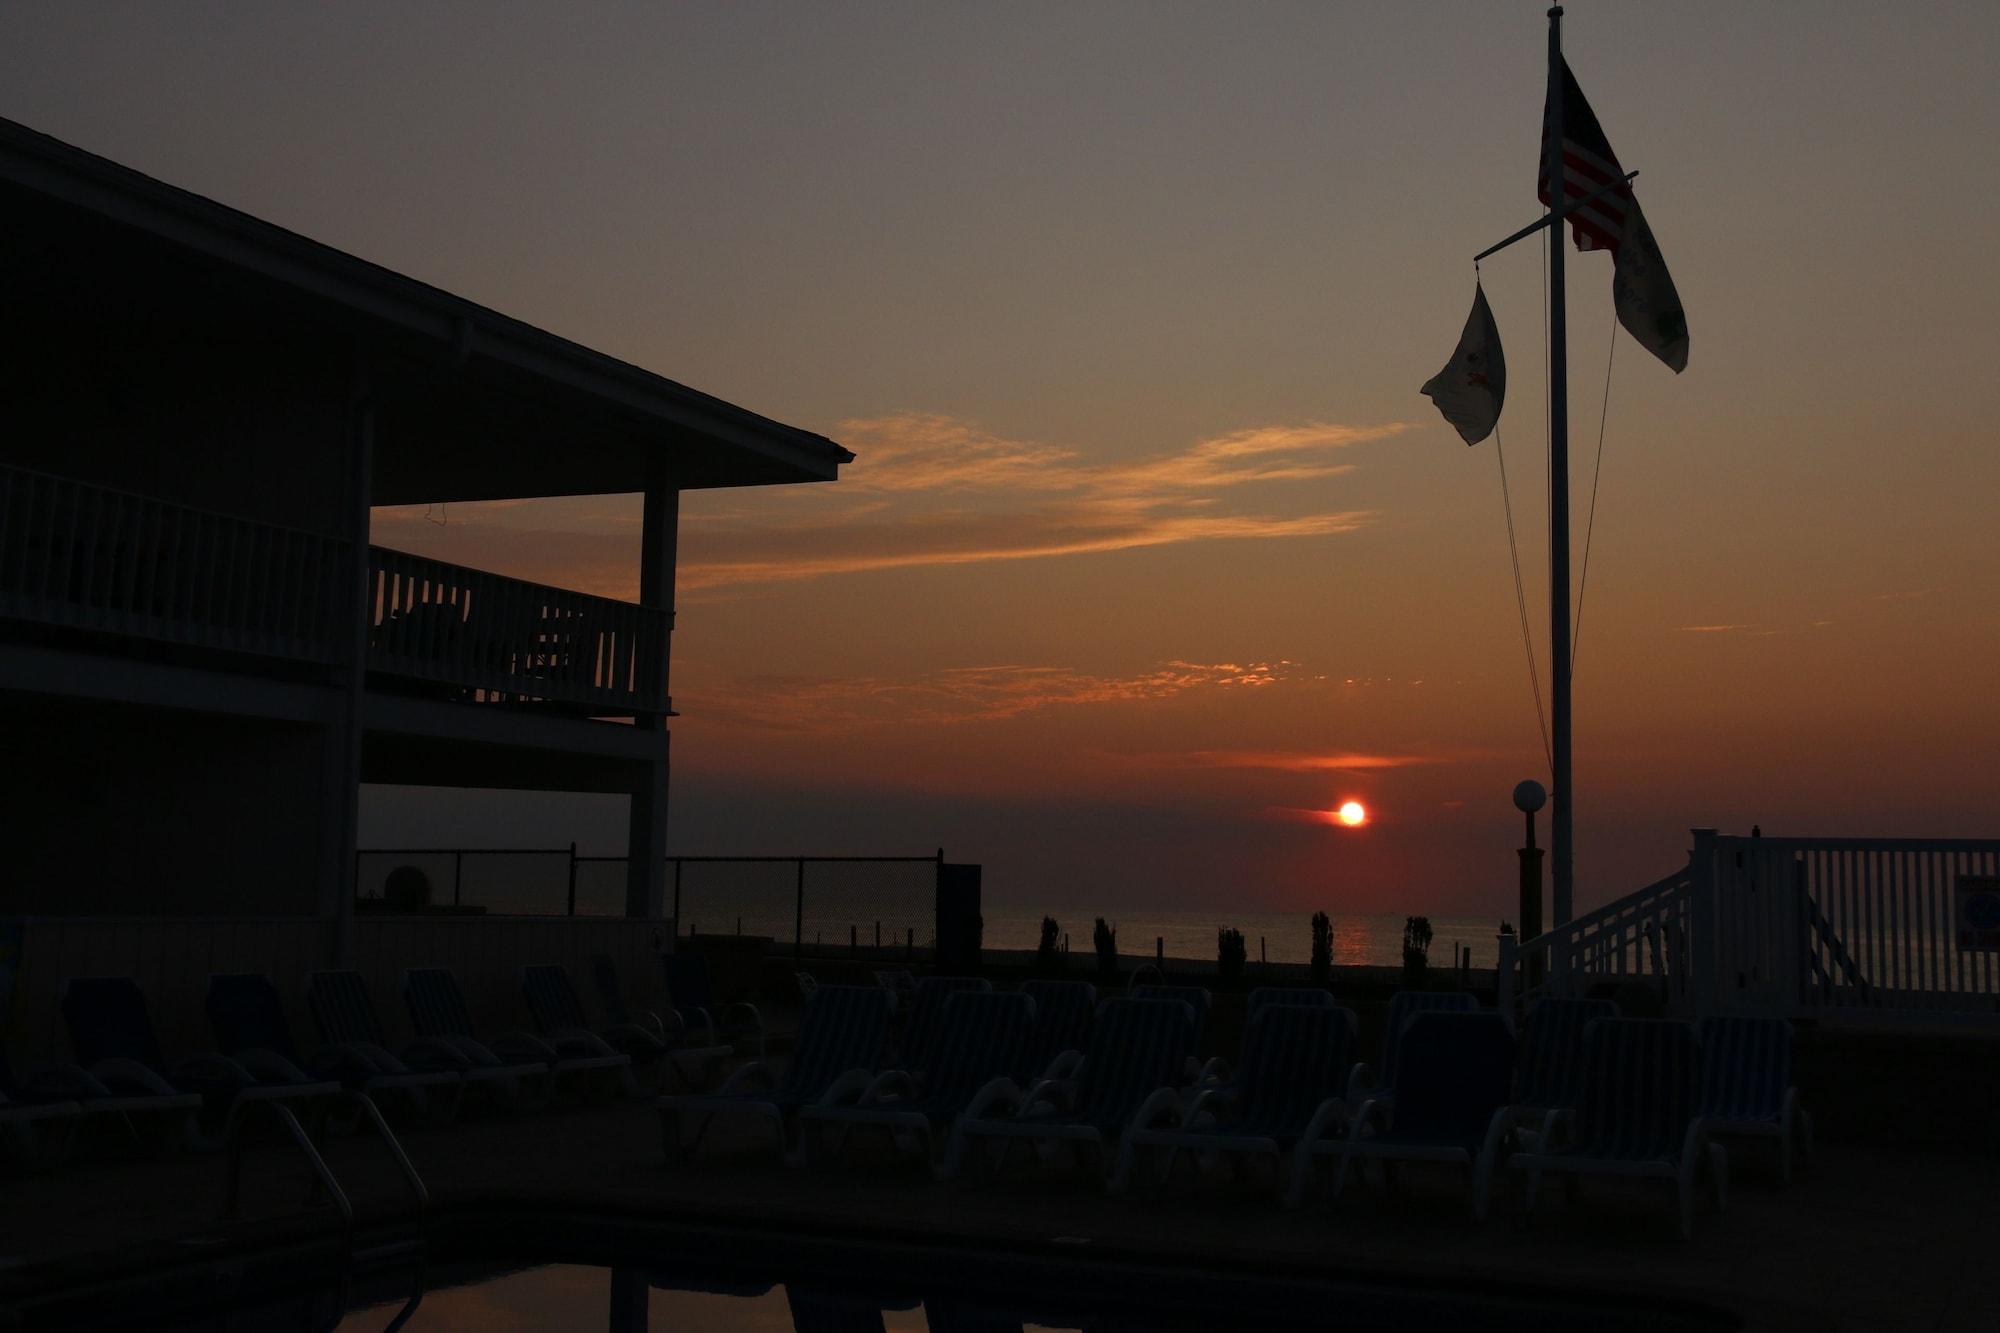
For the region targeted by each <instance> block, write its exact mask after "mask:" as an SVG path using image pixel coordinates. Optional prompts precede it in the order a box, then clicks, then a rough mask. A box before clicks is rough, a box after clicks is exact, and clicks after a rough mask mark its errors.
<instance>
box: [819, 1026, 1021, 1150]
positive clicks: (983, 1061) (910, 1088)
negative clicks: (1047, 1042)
mask: <svg viewBox="0 0 2000 1333" xmlns="http://www.w3.org/2000/svg"><path fill="white" fill-rule="evenodd" d="M1034 1025H1035V1002H1034V1001H1033V1000H1031V999H1029V998H1028V997H1027V996H1026V995H1023V994H1020V993H1018V992H1016V993H1014V994H1009V995H995V994H993V993H991V992H989V991H982V990H961V991H956V992H953V993H951V994H949V995H948V996H946V998H945V1002H944V1006H943V1012H942V1013H941V1014H940V1015H939V1017H938V1020H937V1024H936V1030H935V1035H934V1039H933V1042H932V1048H931V1058H930V1064H929V1067H928V1069H927V1070H926V1071H925V1074H924V1076H923V1078H922V1079H921V1080H919V1079H918V1077H917V1076H916V1075H915V1074H914V1073H912V1072H910V1071H908V1070H902V1069H892V1070H886V1071H884V1072H883V1073H881V1074H879V1075H877V1076H876V1078H875V1079H874V1080H873V1081H871V1082H870V1083H869V1085H868V1087H867V1088H866V1089H865V1090H864V1091H863V1092H862V1094H861V1096H860V1098H859V1099H858V1100H856V1101H855V1102H854V1104H853V1105H851V1106H808V1107H806V1108H805V1109H804V1110H803V1111H801V1112H800V1113H799V1114H800V1121H799V1130H800V1156H801V1158H802V1159H805V1160H810V1159H811V1158H813V1157H814V1156H817V1155H818V1153H819V1151H820V1146H821V1142H822V1141H823V1140H824V1139H825V1138H826V1137H827V1136H828V1135H830V1134H834V1133H837V1134H839V1136H840V1140H839V1142H844V1141H845V1137H846V1133H847V1131H850V1130H852V1129H854V1128H857V1127H859V1126H870V1125H872V1126H875V1127H878V1128H881V1129H884V1130H886V1131H888V1133H889V1135H890V1138H891V1140H892V1141H893V1142H895V1143H897V1144H898V1145H899V1146H907V1147H908V1148H909V1149H910V1150H912V1151H916V1150H921V1151H922V1152H923V1155H924V1160H925V1161H926V1162H927V1163H928V1162H929V1161H930V1160H931V1157H932V1153H933V1150H934V1148H935V1147H936V1146H937V1145H938V1144H940V1143H949V1144H950V1148H951V1150H952V1151H962V1140H961V1139H960V1137H959V1136H958V1134H957V1133H956V1132H955V1129H956V1126H957V1124H958V1121H959V1118H960V1117H961V1116H963V1115H964V1114H965V1113H966V1112H967V1111H968V1110H970V1109H971V1108H972V1107H973V1106H974V1105H975V1104H977V1102H978V1101H979V1098H980V1095H981V1093H982V1092H984V1091H985V1090H986V1089H988V1088H989V1087H991V1086H993V1085H994V1084H995V1082H996V1080H997V1081H1001V1082H1004V1081H1006V1080H1010V1079H1013V1080H1025V1079H1028V1078H1030V1077H1031V1075H1030V1073H1029V1072H1028V1064H1027V1061H1028V1057H1029V1038H1030V1036H1032V1035H1033V1031H1034ZM839 1142H836V1143H834V1144H833V1145H832V1147H833V1150H834V1151H838V1148H839ZM956 1166H957V1162H956V1159H955V1158H954V1157H953V1156H951V1153H950V1152H948V1153H947V1156H946V1163H945V1166H944V1167H943V1168H940V1169H939V1171H938V1174H939V1175H940V1177H943V1176H946V1175H949V1174H950V1172H951V1171H952V1170H955V1169H956Z"/></svg>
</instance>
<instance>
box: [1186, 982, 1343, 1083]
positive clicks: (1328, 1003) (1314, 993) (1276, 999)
mask: <svg viewBox="0 0 2000 1333" xmlns="http://www.w3.org/2000/svg"><path fill="white" fill-rule="evenodd" d="M1272 1005H1304V1006H1307V1007H1309V1008H1316V1009H1333V1008H1336V1007H1337V1006H1336V1005H1335V1003H1334V999H1333V992H1332V991H1330V990H1328V989H1327V988H1326V987H1324V986H1259V987H1257V988H1256V989H1255V990H1253V991H1251V992H1250V998H1249V999H1248V1000H1246V1001H1245V1002H1244V1005H1243V1036H1244V1041H1245V1043H1247V1042H1248V1040H1249V1036H1250V1025H1251V1024H1252V1023H1254V1022H1256V1021H1257V1015H1258V1014H1260V1013H1262V1012H1263V1011H1264V1010H1265V1009H1267V1008H1269V1007H1270V1006H1272ZM1238 1049H1239V1050H1240V1049H1242V1048H1241V1047H1239V1048H1238ZM1233 1085H1234V1076H1233V1075H1231V1073H1230V1072H1229V1061H1227V1060H1225V1059H1223V1058H1222V1057H1221V1056H1219V1055H1214V1056H1210V1057H1209V1059H1208V1062H1207V1063H1206V1064H1204V1065H1202V1067H1201V1086H1202V1087H1203V1088H1211V1087H1220V1088H1228V1087H1232V1086H1233Z"/></svg>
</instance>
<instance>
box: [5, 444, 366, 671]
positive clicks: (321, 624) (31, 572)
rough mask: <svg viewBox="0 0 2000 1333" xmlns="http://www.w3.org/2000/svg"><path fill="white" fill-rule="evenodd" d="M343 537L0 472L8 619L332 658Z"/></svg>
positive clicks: (49, 478) (216, 646) (240, 649)
mask: <svg viewBox="0 0 2000 1333" xmlns="http://www.w3.org/2000/svg"><path fill="white" fill-rule="evenodd" d="M347 551H348V547H347V544H346V543H345V542H342V541H340V540H338V539H337V538H333V537H327V536H323V535H321V534H318V533H312V532H301V531H298V530H296V529H292V528H283V527H278V526H276V525H273V524H269V523H258V522H254V521H252V520H250V519H245V518H237V517H234V516H232V515H229V514H217V513H211V512H209V511H207V510H203V509H194V508H190V507H189V506H186V505H177V504H170V503H168V502H166V501H164V500H156V499H152V498H150V497H148V496H143V495H134V494H130V493H128V492H125V491H118V490H112V489H110V488H109V487H104V486H93V485H89V484H87V483H85V482H80V481H72V480H70V479H68V478H66V477H55V476H49V475H47V474H46V473H40V472H31V471H29V470H27V469H25V468H17V467H8V466H5V465H0V618H11V619H16V620H26V621H32V622H36V623H40V624H48V625H60V626H66V627H70V628H74V629H82V630H93V631H98V632H102V633H108V634H123V635H131V636H135V637H138V638H145V639H156V640H161V641H164V642H168V643H181V644H191V645H194V646H196V647H202V648H214V649H221V650H225V651H229V652H242V653H256V654H260V655H263V656H270V657H288V658H303V659H306V660H309V661H331V660H333V659H334V656H335V654H336V652H337V646H338V643H339V637H338V623H339V608H340V606H341V603H342V601H343V599H342V598H341V596H340V588H341V580H342V579H343V578H344V577H345V572H346V568H347Z"/></svg>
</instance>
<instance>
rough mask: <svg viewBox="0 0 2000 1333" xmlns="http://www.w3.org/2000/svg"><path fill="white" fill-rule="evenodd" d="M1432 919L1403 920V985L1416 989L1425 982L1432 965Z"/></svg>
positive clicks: (1415, 917) (1416, 917)
mask: <svg viewBox="0 0 2000 1333" xmlns="http://www.w3.org/2000/svg"><path fill="white" fill-rule="evenodd" d="M1430 955H1431V919H1430V918H1429V917H1427V916H1413V917H1406V918H1404V921H1403V985H1404V987H1405V988H1408V989H1415V988H1416V987H1419V986H1421V985H1423V984H1424V977H1425V975H1426V974H1427V973H1428V972H1429V971H1430V965H1431V957H1430Z"/></svg>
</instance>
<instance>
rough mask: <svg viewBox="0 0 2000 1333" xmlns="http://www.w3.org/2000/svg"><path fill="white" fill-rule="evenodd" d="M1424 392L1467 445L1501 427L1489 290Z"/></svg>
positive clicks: (1500, 379)
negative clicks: (1456, 347)
mask: <svg viewBox="0 0 2000 1333" xmlns="http://www.w3.org/2000/svg"><path fill="white" fill-rule="evenodd" d="M1662 271H1663V272H1664V270H1662ZM1423 392H1424V396H1425V397H1426V398H1429V399H1430V400H1431V401H1432V402H1433V403H1435V404H1437V410H1438V411H1440V412H1442V413H1444V419H1445V420H1446V421H1449V422H1450V423H1451V424H1452V426H1453V427H1455V428H1456V429H1457V431H1458V434H1459V438H1461V439H1463V440H1464V441H1465V442H1466V443H1467V444H1478V443H1479V442H1480V441H1481V440H1483V439H1485V438H1486V437H1487V436H1489V435H1491V434H1492V433H1493V428H1494V426H1496V425H1498V424H1499V422H1500V404H1501V401H1502V400H1503V399H1505V398H1506V396H1507V358H1506V357H1505V356H1503V355H1502V354H1501V352H1500V330H1499V329H1498V328H1496V327H1495V326H1494V324H1493V312H1492V311H1491V310H1490V309H1488V308H1487V305H1486V289H1485V288H1483V287H1474V288H1473V292H1472V313H1471V314H1470V315H1467V316H1466V317H1465V332H1464V333H1461V334H1459V335H1458V350H1457V351H1455V352H1453V353H1452V354H1451V360H1450V361H1449V362H1448V363H1447V364H1446V365H1445V368H1444V369H1443V370H1440V371H1439V372H1438V373H1437V374H1435V375H1433V376H1431V379H1430V383H1428V384H1426V385H1424V389H1423Z"/></svg>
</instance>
